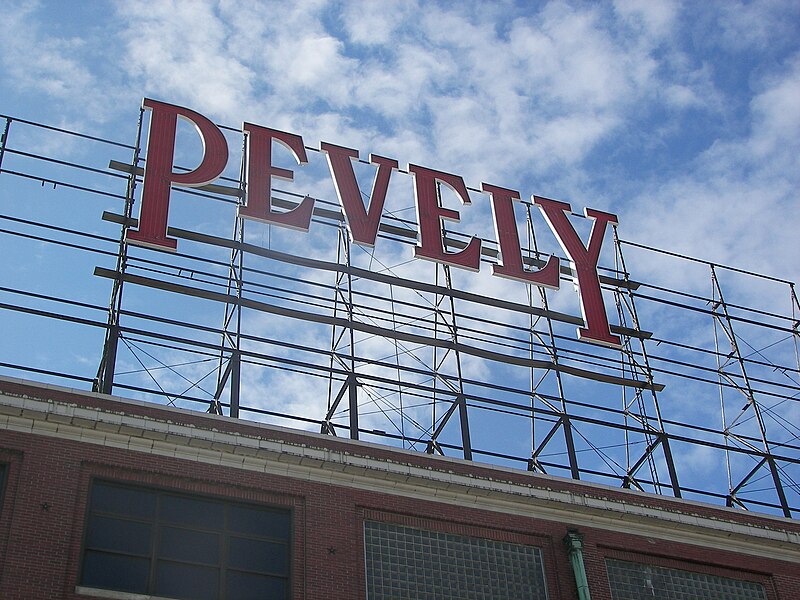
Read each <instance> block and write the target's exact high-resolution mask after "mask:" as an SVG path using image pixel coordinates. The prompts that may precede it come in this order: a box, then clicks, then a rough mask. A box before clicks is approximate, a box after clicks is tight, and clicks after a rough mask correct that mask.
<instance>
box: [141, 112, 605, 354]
mask: <svg viewBox="0 0 800 600" xmlns="http://www.w3.org/2000/svg"><path fill="white" fill-rule="evenodd" d="M143 107H144V108H145V109H148V110H150V111H151V112H152V115H151V118H150V132H149V137H148V140H149V141H148V151H147V162H146V165H145V171H144V190H143V192H142V206H141V211H140V215H139V226H138V229H129V230H128V232H127V238H126V239H127V241H128V242H129V243H131V244H139V245H143V246H150V247H156V248H161V249H166V250H175V249H176V247H177V240H176V239H175V238H170V237H168V236H167V216H168V214H169V200H170V190H171V188H172V185H173V184H176V185H183V186H190V187H197V186H202V185H206V184H208V183H211V182H212V181H214V180H215V179H216V178H217V177H219V176H220V175H221V174H222V172H223V170H224V169H225V166H226V164H227V162H228V145H227V142H226V140H225V137H224V136H223V134H222V131H220V129H219V128H218V127H217V126H216V125H214V123H212V122H211V121H210V120H209V119H207V118H206V117H204V116H203V115H201V114H199V113H197V112H195V111H193V110H190V109H188V108H183V107H180V106H175V105H172V104H166V103H164V102H158V101H156V100H151V99H149V98H145V100H144V102H143ZM178 117H181V118H183V119H186V120H188V121H189V122H190V123H192V125H194V126H195V128H196V129H197V131H198V132H199V134H200V136H201V138H202V140H203V145H204V153H203V158H202V160H201V161H200V164H199V165H198V167H197V168H196V169H194V170H192V171H188V172H178V173H176V172H175V171H174V170H173V162H174V153H175V137H176V131H177V119H178ZM242 131H243V134H244V136H245V143H246V156H247V164H246V167H245V198H244V202H243V203H242V204H241V205H240V207H239V216H240V217H243V218H247V219H255V220H257V221H262V222H266V223H272V224H275V225H281V226H283V227H291V228H294V229H299V230H302V231H307V230H308V228H309V226H310V224H311V216H312V213H313V210H314V199H313V198H311V197H306V198H305V199H304V200H303V201H302V202H300V204H298V205H297V206H296V207H295V208H293V209H292V210H289V211H286V212H276V211H274V210H273V207H272V193H271V191H272V178H273V177H275V178H279V179H285V180H291V179H292V178H293V172H292V171H291V170H289V169H284V168H279V167H276V166H274V165H273V164H272V151H273V149H276V147H275V146H274V145H273V142H279V143H280V145H281V146H282V147H283V149H284V151H288V152H289V153H291V155H292V156H293V157H294V158H295V160H297V162H298V163H299V164H300V165H304V164H306V163H307V162H308V158H307V156H306V151H305V146H304V143H303V138H302V137H300V136H299V135H296V134H294V133H288V132H285V131H278V130H276V129H270V128H268V127H262V126H260V125H254V124H253V123H244V124H243V125H242ZM320 150H321V151H322V152H323V153H325V155H326V157H327V159H328V166H329V168H330V172H331V177H332V179H333V184H334V187H335V189H336V193H337V196H338V197H339V202H340V203H341V206H342V211H343V213H344V216H345V219H346V221H347V227H348V231H349V233H350V236H351V238H352V240H353V241H354V242H356V243H358V244H363V245H367V246H373V245H374V244H375V239H376V237H377V233H378V226H379V223H380V218H381V213H382V212H383V205H384V201H385V200H386V190H387V188H388V186H389V179H390V177H391V175H392V172H393V171H394V170H396V169H397V168H398V162H397V161H396V160H394V159H391V158H385V157H383V156H375V155H370V157H369V160H370V162H371V163H372V164H374V165H376V167H377V171H376V174H375V180H374V183H373V186H372V193H371V194H370V197H369V200H368V202H367V205H366V206H365V205H364V202H363V201H362V200H361V191H360V190H359V187H358V183H357V181H356V176H355V172H354V170H353V163H352V160H353V159H358V151H357V150H351V149H349V148H344V147H341V146H336V145H334V144H329V143H327V142H322V143H321V144H320ZM408 171H409V173H410V174H411V175H412V176H413V178H414V198H415V202H416V207H417V223H418V226H419V236H418V240H417V245H416V246H415V248H414V256H415V257H419V258H425V259H428V260H433V261H437V262H440V263H443V264H447V265H453V266H456V267H462V268H466V269H471V270H474V271H477V270H478V269H479V268H480V257H481V240H480V239H479V238H478V237H473V238H472V239H471V240H470V242H469V243H468V244H467V245H466V247H465V248H463V249H462V250H460V251H458V252H449V251H448V250H447V249H446V247H445V244H444V240H443V239H442V227H441V221H442V219H445V220H449V221H458V220H459V213H458V211H456V210H452V209H449V208H445V207H443V206H441V204H440V201H439V196H438V194H437V187H438V186H439V185H446V186H447V187H449V188H450V189H451V190H453V192H455V194H456V195H457V196H458V198H459V199H460V200H461V202H462V203H463V204H465V205H466V204H470V203H471V200H470V197H469V193H468V192H467V188H466V185H465V184H464V180H463V179H462V178H461V177H460V176H458V175H453V174H450V173H443V172H441V171H435V170H433V169H429V168H427V167H421V166H418V165H413V164H410V165H408ZM481 189H482V190H483V191H484V192H485V193H486V194H488V201H489V202H490V203H491V207H492V214H493V215H494V225H495V231H496V234H497V242H498V245H499V248H500V257H499V262H498V263H497V264H494V265H492V273H493V274H494V275H497V276H500V277H507V278H510V279H516V280H519V281H523V282H526V283H529V284H533V285H537V286H543V287H548V288H554V289H557V288H558V286H559V259H558V257H556V256H551V257H550V259H549V260H548V261H547V263H546V264H545V266H544V267H543V268H541V269H539V270H526V269H525V268H524V267H523V261H522V251H521V248H520V242H519V235H518V232H517V224H516V220H515V217H514V206H513V203H514V201H515V200H519V199H520V195H519V192H516V191H514V190H509V189H506V188H502V187H498V186H496V185H490V184H488V183H484V184H482V186H481ZM533 202H534V203H535V204H536V205H537V206H538V207H539V209H540V210H541V212H542V214H543V215H544V218H545V220H546V221H547V223H548V225H549V226H550V229H551V230H552V232H553V234H554V235H555V237H556V239H557V240H558V242H559V243H560V245H561V247H562V248H563V250H564V252H565V253H566V255H567V256H568V257H569V259H570V260H571V261H572V263H573V264H574V267H575V272H576V274H577V278H578V290H579V294H580V304H581V310H582V312H583V319H584V322H585V326H584V327H581V328H579V329H578V337H579V338H581V339H584V340H587V341H591V342H595V343H599V344H604V345H609V346H615V347H618V346H619V345H620V339H619V337H618V336H616V335H614V334H612V333H611V330H610V328H609V324H608V318H607V316H606V310H605V305H604V303H603V295H602V291H601V289H600V280H599V277H598V274H597V261H598V259H599V256H600V248H601V246H602V244H603V238H604V236H605V231H606V225H608V224H609V223H611V224H612V225H616V223H617V217H616V216H615V215H612V214H609V213H605V212H601V211H599V210H593V209H590V208H587V209H585V211H584V212H585V214H586V216H587V217H588V218H591V219H593V220H594V224H593V226H592V230H591V233H590V234H589V241H588V244H585V245H584V243H583V242H582V241H581V239H580V237H579V236H578V234H577V232H576V231H575V229H574V227H573V226H572V224H571V223H570V220H569V218H568V214H569V213H570V212H571V207H570V205H569V204H566V203H564V202H558V201H556V200H550V199H547V198H541V197H539V196H533Z"/></svg>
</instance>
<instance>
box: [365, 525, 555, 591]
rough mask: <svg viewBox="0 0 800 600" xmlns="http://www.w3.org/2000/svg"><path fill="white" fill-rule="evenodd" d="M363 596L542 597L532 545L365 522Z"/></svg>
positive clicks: (538, 557) (539, 564)
mask: <svg viewBox="0 0 800 600" xmlns="http://www.w3.org/2000/svg"><path fill="white" fill-rule="evenodd" d="M364 548H365V552H366V563H367V599H368V600H390V599H391V600H451V599H452V600H456V599H457V600H511V599H518V598H525V599H526V600H546V598H547V586H546V584H545V578H544V561H543V559H542V552H541V550H540V549H539V548H536V547H534V546H526V545H522V544H511V543H508V542H498V541H494V540H488V539H483V538H475V537H467V536H462V535H451V534H447V533H440V532H436V531H426V530H423V529H415V528H413V527H406V526H402V525H394V524H391V523H379V522H375V521H366V522H365V523H364Z"/></svg>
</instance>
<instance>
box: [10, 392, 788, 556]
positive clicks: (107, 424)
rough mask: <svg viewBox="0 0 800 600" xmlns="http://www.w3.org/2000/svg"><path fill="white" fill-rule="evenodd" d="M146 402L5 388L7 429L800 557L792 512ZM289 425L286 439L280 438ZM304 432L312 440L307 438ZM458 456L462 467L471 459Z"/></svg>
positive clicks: (743, 551)
mask: <svg viewBox="0 0 800 600" xmlns="http://www.w3.org/2000/svg"><path fill="white" fill-rule="evenodd" d="M40 389H41V388H40ZM59 389H61V390H63V388H59ZM45 391H46V390H45ZM75 393H78V394H84V396H86V397H91V396H95V397H101V396H99V395H92V394H86V393H83V392H75ZM102 398H104V399H110V397H108V396H102ZM143 404H144V403H138V402H130V401H122V400H119V401H116V404H115V407H116V406H118V407H119V409H118V410H116V409H115V410H110V409H108V408H98V407H96V406H82V405H80V404H77V403H72V402H68V401H64V400H61V399H59V400H53V399H48V398H47V394H46V393H34V394H30V395H28V394H23V395H17V394H8V393H0V429H6V430H10V431H19V432H25V433H29V434H33V435H43V436H49V437H54V438H59V439H65V440H73V441H77V442H83V443H87V444H93V445H99V446H106V447H109V448H122V449H126V450H131V451H134V452H139V453H143V454H150V455H155V456H169V457H173V458H178V459H183V460H189V461H194V462H200V463H205V464H213V465H219V466H222V467H227V468H232V469H243V470H249V471H257V472H262V473H268V474H272V475H278V476H283V477H290V478H296V479H303V480H309V481H314V482H321V483H327V484H332V485H337V486H344V487H349V488H356V489H360V490H370V491H374V492H381V493H389V494H396V495H400V496H405V497H409V498H415V499H420V500H428V501H434V502H443V503H447V504H452V505H457V506H461V507H471V508H475V509H480V510H489V511H496V512H501V513H504V514H513V515H519V516H521V517H530V518H536V519H545V520H552V521H558V522H562V523H568V524H570V525H574V526H586V527H595V528H599V529H605V530H610V531H615V532H622V533H628V534H634V535H639V536H643V537H646V538H650V539H653V540H667V541H673V542H682V543H688V544H695V545H700V546H705V547H712V548H715V549H716V550H727V551H731V552H736V553H740V554H746V555H752V556H760V557H765V558H770V559H775V560H784V561H790V562H795V563H800V527H798V526H796V524H795V523H796V522H794V521H792V520H789V519H782V518H778V517H775V518H772V517H769V516H765V515H757V516H755V517H754V518H752V519H748V518H747V516H746V515H745V516H744V518H743V515H742V513H738V512H737V513H736V514H735V515H733V514H731V512H732V511H726V510H725V509H716V507H710V506H708V505H703V507H704V510H703V511H702V512H703V513H706V514H700V513H699V512H698V511H696V510H695V508H696V507H697V506H698V504H699V503H692V502H684V501H677V500H676V501H674V503H671V504H670V507H669V508H665V507H664V506H660V505H659V502H657V501H655V500H656V499H660V497H656V496H649V498H650V499H651V500H653V501H652V502H650V503H649V504H648V502H647V498H648V496H645V495H643V494H634V493H630V494H628V493H625V494H621V493H620V491H619V490H613V493H612V492H611V491H610V490H609V489H607V487H606V486H592V485H591V484H580V485H578V484H576V485H575V489H574V490H572V489H566V488H565V486H564V483H563V481H560V482H559V483H560V485H558V486H555V485H553V486H550V485H548V482H549V481H550V479H552V480H555V478H549V479H548V478H546V477H545V478H541V477H538V476H537V477H536V478H533V477H530V478H524V479H522V478H519V477H517V478H516V479H514V478H509V477H506V475H508V474H509V473H510V472H512V471H513V470H511V469H494V468H492V467H491V466H486V465H481V466H480V467H476V475H473V474H470V473H469V472H465V470H464V469H463V468H460V469H458V472H456V471H454V470H453V469H450V468H448V467H450V466H452V465H453V463H454V461H448V460H442V461H425V464H424V465H422V464H414V462H415V461H413V460H411V459H410V456H409V455H411V454H413V453H409V452H404V451H400V450H398V451H396V452H395V451H394V449H387V448H386V447H382V446H381V447H379V448H380V451H381V456H380V457H377V458H376V457H375V456H370V455H369V452H368V450H369V449H370V448H371V447H374V445H371V444H365V443H363V442H362V443H358V442H349V441H343V440H338V439H336V440H335V442H336V443H333V442H334V440H331V438H327V437H326V436H319V435H316V436H315V435H313V434H309V435H308V436H306V434H304V433H302V432H295V431H292V430H283V429H281V428H274V427H271V426H262V425H259V424H255V423H248V427H247V428H245V429H246V433H240V432H236V431H231V430H227V431H224V430H220V429H218V428H216V427H214V424H215V423H216V422H219V421H217V420H215V419H214V418H213V417H211V416H208V415H202V419H203V423H208V424H209V426H197V425H195V424H186V423H185V422H183V423H181V422H173V421H172V420H171V419H170V418H169V417H170V416H171V415H173V414H174V415H175V416H176V417H179V416H180V415H181V414H184V415H185V414H187V413H186V411H177V410H174V409H173V410H172V411H164V409H162V408H161V407H157V406H153V405H148V407H152V408H155V409H156V413H158V418H157V417H153V416H144V415H137V414H130V412H131V411H130V410H127V411H126V406H127V407H128V408H129V409H130V408H133V407H136V406H142V405H143ZM189 414H195V413H189ZM206 418H207V419H208V420H207V421H206ZM217 419H219V418H217ZM176 420H177V421H180V420H181V419H179V418H176ZM259 431H261V433H259ZM281 433H287V436H285V437H287V438H288V440H287V439H280V438H281ZM289 433H290V434H291V435H289ZM298 434H301V436H300V437H307V442H310V443H302V442H300V441H299V440H298ZM325 442H328V444H326V443H325ZM326 446H327V447H326ZM387 454H388V456H387ZM458 464H459V466H462V467H463V464H464V461H460V462H459V463H458ZM431 465H434V466H431ZM492 473H494V475H495V477H492V476H490V475H491V474H492ZM517 473H519V472H517ZM521 479H522V480H521ZM587 490H588V493H587ZM681 506H682V507H683V509H684V510H679V508H680V507H681ZM711 512H713V513H714V516H709V515H708V513H711ZM729 515H730V516H729ZM734 517H735V518H734ZM748 521H749V522H748Z"/></svg>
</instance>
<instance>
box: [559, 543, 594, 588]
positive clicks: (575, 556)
mask: <svg viewBox="0 0 800 600" xmlns="http://www.w3.org/2000/svg"><path fill="white" fill-rule="evenodd" d="M564 545H565V546H566V547H567V554H568V556H569V562H570V564H571V565H572V571H573V572H574V573H575V583H576V584H577V586H578V600H592V595H591V594H590V593H589V581H588V580H587V579H586V567H584V565H583V534H582V533H578V530H577V529H567V535H565V536H564Z"/></svg>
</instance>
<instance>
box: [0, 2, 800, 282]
mask: <svg viewBox="0 0 800 600" xmlns="http://www.w3.org/2000/svg"><path fill="white" fill-rule="evenodd" d="M3 4H4V8H3V21H4V26H3V28H2V31H0V36H2V43H0V65H2V71H0V105H1V106H2V111H3V112H5V113H6V114H10V115H13V116H17V117H23V118H30V119H33V120H38V121H44V122H48V123H55V124H62V125H67V126H69V127H73V128H78V129H81V130H84V131H91V132H94V133H100V134H102V135H108V136H111V137H114V138H115V139H125V138H126V137H127V139H132V136H133V126H134V125H135V115H136V113H137V109H138V107H139V105H140V103H141V98H142V97H144V96H149V97H153V98H157V99H161V100H164V101H167V102H171V103H175V104H180V105H183V106H188V107H191V108H194V109H195V110H197V111H199V112H201V113H203V114H205V115H207V116H209V117H210V118H212V119H214V120H215V121H217V122H221V123H225V124H229V125H232V126H239V125H240V124H241V122H242V121H245V120H249V121H251V122H255V123H259V124H265V125H268V126H270V127H274V128H278V129H286V130H289V131H292V132H296V133H299V134H301V135H302V136H303V137H304V139H305V140H306V143H307V144H309V145H315V144H316V143H317V142H318V141H319V140H326V141H331V142H333V143H336V144H339V145H342V146H348V147H351V148H358V149H359V150H361V152H362V153H363V154H366V153H369V152H374V153H377V154H382V155H385V156H392V157H394V158H397V159H398V160H399V161H400V164H401V165H403V164H406V163H409V162H411V163H415V164H422V165H426V166H430V167H432V168H436V169H440V170H444V171H450V172H454V173H457V174H461V175H463V176H464V178H465V180H466V181H467V184H468V185H471V186H479V184H480V182H482V181H488V182H491V183H495V184H497V185H503V186H505V187H509V188H512V189H517V190H520V191H521V193H522V195H523V197H527V196H529V195H530V194H531V193H536V194H539V195H543V196H547V197H551V198H557V199H561V200H565V201H568V202H570V203H572V205H573V208H575V209H576V210H580V209H581V208H582V207H584V206H590V207H594V208H598V209H601V210H609V211H612V212H615V213H617V214H618V215H619V217H620V225H621V234H622V236H623V237H624V238H626V239H630V240H636V241H643V242H647V243H649V244H652V245H655V246H658V247H661V248H665V249H670V250H673V251H676V252H680V253H686V254H689V255H692V256H697V257H700V258H705V259H708V260H712V261H715V262H719V263H723V264H731V265H734V266H739V267H744V268H748V269H753V270H756V271H759V272H764V273H768V274H771V275H775V276H779V277H781V278H785V279H790V280H793V281H797V280H798V279H799V277H798V274H800V260H798V259H800V250H799V248H800V244H798V243H797V238H796V229H797V209H798V207H799V206H800V201H799V200H798V189H800V186H799V185H798V183H800V164H798V163H800V101H798V98H800V5H798V4H797V2H794V1H793V0H763V1H755V2H735V1H726V2H702V3H697V2H683V3H682V2H678V1H669V0H663V1H651V0H619V1H617V2H601V3H594V2H592V3H589V2H561V1H552V2H492V3H487V2H457V3H456V2H414V1H398V2H370V1H366V2H358V1H347V2H329V1H323V0H309V1H300V2H294V3H288V2H259V3H253V2H235V1H228V0H222V1H219V2H210V1H209V2H200V1H192V2H168V1H158V2H147V3H144V2H104V1H87V2H56V1H52V2H46V1H40V2H35V1H33V2H31V1H15V0H6V2H4V3H3Z"/></svg>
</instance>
